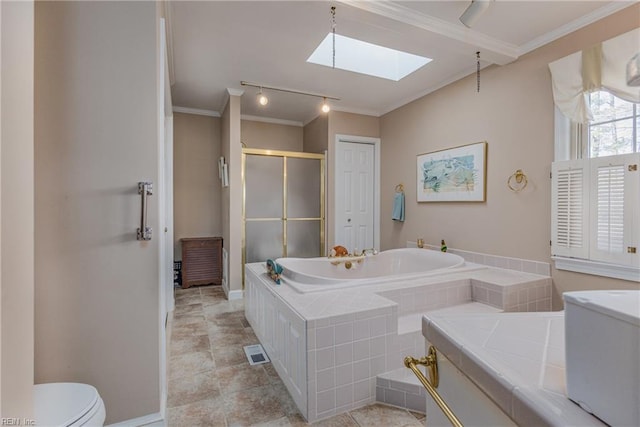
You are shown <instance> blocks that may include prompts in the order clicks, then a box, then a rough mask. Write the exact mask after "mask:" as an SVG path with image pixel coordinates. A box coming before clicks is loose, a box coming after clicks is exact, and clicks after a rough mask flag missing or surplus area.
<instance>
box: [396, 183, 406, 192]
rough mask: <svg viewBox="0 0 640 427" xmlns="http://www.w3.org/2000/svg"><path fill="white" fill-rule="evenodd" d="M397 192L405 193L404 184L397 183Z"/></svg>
mask: <svg viewBox="0 0 640 427" xmlns="http://www.w3.org/2000/svg"><path fill="white" fill-rule="evenodd" d="M396 193H404V185H402V184H398V185H396Z"/></svg>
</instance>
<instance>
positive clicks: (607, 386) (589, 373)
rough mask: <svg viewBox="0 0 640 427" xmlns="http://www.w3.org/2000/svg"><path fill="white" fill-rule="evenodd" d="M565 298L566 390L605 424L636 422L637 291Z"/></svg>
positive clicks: (639, 378) (639, 389)
mask: <svg viewBox="0 0 640 427" xmlns="http://www.w3.org/2000/svg"><path fill="white" fill-rule="evenodd" d="M563 298H564V304H565V351H566V376H567V378H566V379H567V383H566V384H567V395H568V396H569V398H570V399H571V400H573V401H574V402H576V403H577V404H579V405H580V406H581V407H582V408H583V409H584V410H586V411H588V412H590V413H592V414H594V415H595V416H597V417H598V418H600V419H601V420H603V421H604V422H606V423H607V424H609V425H615V426H640V291H579V292H567V293H565V294H564V295H563Z"/></svg>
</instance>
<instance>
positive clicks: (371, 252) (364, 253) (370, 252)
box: [361, 248, 378, 256]
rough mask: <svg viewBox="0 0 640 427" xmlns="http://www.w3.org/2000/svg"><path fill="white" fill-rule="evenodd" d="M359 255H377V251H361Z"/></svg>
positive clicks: (374, 249)
mask: <svg viewBox="0 0 640 427" xmlns="http://www.w3.org/2000/svg"><path fill="white" fill-rule="evenodd" d="M361 255H364V256H366V255H378V250H377V249H376V248H371V249H363V250H362V254H361Z"/></svg>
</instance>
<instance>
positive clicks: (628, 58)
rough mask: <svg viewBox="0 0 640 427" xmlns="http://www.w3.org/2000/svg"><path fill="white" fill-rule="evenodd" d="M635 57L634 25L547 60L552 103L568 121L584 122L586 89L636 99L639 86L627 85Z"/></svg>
mask: <svg viewBox="0 0 640 427" xmlns="http://www.w3.org/2000/svg"><path fill="white" fill-rule="evenodd" d="M639 57H640V28H636V29H635V30H632V31H629V32H628V33H624V34H622V35H620V36H618V37H614V38H612V39H610V40H607V41H604V42H602V43H599V44H598V45H595V46H592V47H590V48H588V49H584V50H582V51H580V52H576V53H573V54H571V55H569V56H565V57H564V58H561V59H559V60H557V61H554V62H552V63H550V64H549V69H550V70H551V80H552V84H553V100H554V102H555V104H556V106H557V107H558V109H559V110H560V111H562V113H563V114H564V115H565V116H567V117H568V118H569V119H571V120H572V121H574V122H577V123H587V122H589V120H591V118H592V115H591V111H590V109H589V103H588V99H587V95H588V94H589V93H590V92H594V91H597V90H603V89H604V90H607V91H609V92H611V93H612V94H614V95H615V96H617V97H618V98H622V99H624V100H626V101H629V102H640V86H631V85H629V84H628V82H629V83H632V82H631V81H630V80H631V77H632V76H630V75H629V73H632V72H634V69H636V70H637V68H635V67H637V63H638V58H639ZM632 84H634V83H632Z"/></svg>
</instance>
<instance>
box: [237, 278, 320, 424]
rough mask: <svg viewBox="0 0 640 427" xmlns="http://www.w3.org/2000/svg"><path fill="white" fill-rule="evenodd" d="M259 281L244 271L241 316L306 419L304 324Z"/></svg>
mask: <svg viewBox="0 0 640 427" xmlns="http://www.w3.org/2000/svg"><path fill="white" fill-rule="evenodd" d="M259 281H260V279H259V278H258V277H257V276H256V275H255V274H254V273H253V272H251V271H249V270H247V271H246V274H245V316H246V318H247V320H248V321H249V323H250V324H251V327H252V328H253V330H254V332H255V334H256V336H257V337H258V339H259V340H260V343H261V344H262V346H263V347H264V349H265V350H266V352H267V355H268V356H269V359H271V363H272V364H273V367H274V368H275V370H276V371H277V372H278V375H280V378H281V379H282V381H283V382H284V384H285V386H286V387H287V390H289V393H290V394H291V397H292V398H293V400H294V401H295V403H296V405H297V406H298V409H299V410H300V412H301V413H302V414H303V415H304V416H305V417H307V415H308V414H307V381H306V379H307V336H306V323H305V321H304V319H303V318H302V317H300V315H299V314H298V313H296V312H295V311H293V310H292V309H291V308H290V307H289V306H288V305H287V304H286V303H284V302H283V301H282V300H280V299H277V298H276V297H275V295H274V294H273V293H272V292H271V291H270V290H269V288H268V287H266V286H264V285H260V283H259ZM273 286H275V285H273Z"/></svg>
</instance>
